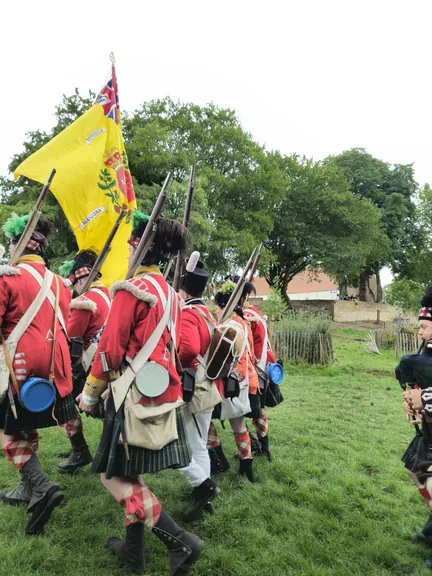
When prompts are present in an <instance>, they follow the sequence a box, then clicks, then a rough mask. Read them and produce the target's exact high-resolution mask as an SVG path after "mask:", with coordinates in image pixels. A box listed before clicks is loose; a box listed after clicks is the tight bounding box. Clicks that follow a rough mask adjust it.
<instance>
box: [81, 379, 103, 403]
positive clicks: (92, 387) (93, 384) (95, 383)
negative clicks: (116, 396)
mask: <svg viewBox="0 0 432 576" xmlns="http://www.w3.org/2000/svg"><path fill="white" fill-rule="evenodd" d="M106 388H107V382H105V380H99V379H98V378H95V377H94V376H92V375H91V374H90V376H89V377H88V378H87V382H86V383H85V386H84V390H83V393H84V394H85V395H86V396H87V397H91V398H99V396H100V395H101V394H102V392H104V391H105V389H106Z"/></svg>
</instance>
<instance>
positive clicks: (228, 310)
mask: <svg viewBox="0 0 432 576" xmlns="http://www.w3.org/2000/svg"><path fill="white" fill-rule="evenodd" d="M257 251H258V248H254V251H253V252H252V254H251V257H250V258H249V260H248V263H247V264H246V267H245V269H244V270H243V274H242V275H241V276H240V279H239V281H238V282H237V284H236V286H235V288H234V290H233V293H232V294H231V296H230V298H229V300H228V302H227V305H226V306H225V308H224V309H223V312H222V315H221V317H220V319H219V323H220V324H222V323H223V322H226V320H228V318H229V317H230V316H231V314H232V313H233V311H234V308H235V307H236V306H237V303H238V301H239V300H240V298H241V296H242V294H243V288H244V285H245V284H246V276H247V275H248V273H249V271H250V269H251V266H252V264H253V262H254V260H255V257H256V254H257Z"/></svg>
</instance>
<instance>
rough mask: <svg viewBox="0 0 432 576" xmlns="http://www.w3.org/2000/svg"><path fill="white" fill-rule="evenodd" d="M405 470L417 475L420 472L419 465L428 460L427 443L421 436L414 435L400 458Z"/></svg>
mask: <svg viewBox="0 0 432 576" xmlns="http://www.w3.org/2000/svg"><path fill="white" fill-rule="evenodd" d="M401 460H402V462H403V463H404V464H405V468H407V470H410V471H411V472H414V474H417V472H420V469H419V464H420V463H421V462H424V461H425V460H428V450H427V443H426V441H425V438H424V436H423V435H419V434H416V435H415V436H414V438H413V439H412V441H411V442H410V445H409V446H408V448H407V449H406V450H405V452H404V455H403V456H402V458H401Z"/></svg>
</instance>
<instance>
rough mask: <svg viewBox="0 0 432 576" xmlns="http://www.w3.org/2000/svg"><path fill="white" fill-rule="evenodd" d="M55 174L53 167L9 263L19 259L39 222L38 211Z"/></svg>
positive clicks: (39, 215) (11, 263)
mask: <svg viewBox="0 0 432 576" xmlns="http://www.w3.org/2000/svg"><path fill="white" fill-rule="evenodd" d="M55 174H56V169H55V168H53V169H52V170H51V174H50V175H49V176H48V180H47V181H46V184H45V186H44V187H43V188H42V191H41V193H40V194H39V198H38V199H37V201H36V204H35V206H34V208H33V210H32V213H31V214H30V218H29V219H28V222H27V224H26V227H25V228H24V231H23V233H22V234H21V238H20V239H19V241H18V244H17V245H16V247H15V252H14V255H13V256H12V257H11V259H10V260H9V264H10V265H11V266H14V265H15V264H16V263H17V262H18V260H19V259H20V257H21V255H22V253H23V252H24V250H25V248H26V246H27V244H28V243H29V241H30V239H31V237H32V234H33V232H34V231H35V229H36V226H37V223H38V222H39V218H40V217H41V215H42V213H41V211H40V209H41V206H42V203H43V201H44V200H45V196H46V195H47V194H48V192H49V189H50V186H51V183H52V181H53V178H54V176H55Z"/></svg>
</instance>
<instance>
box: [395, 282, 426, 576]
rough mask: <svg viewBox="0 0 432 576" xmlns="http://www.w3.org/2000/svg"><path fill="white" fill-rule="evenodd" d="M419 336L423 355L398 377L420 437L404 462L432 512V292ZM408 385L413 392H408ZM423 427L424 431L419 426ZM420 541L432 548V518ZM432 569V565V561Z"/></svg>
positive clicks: (405, 361)
mask: <svg viewBox="0 0 432 576" xmlns="http://www.w3.org/2000/svg"><path fill="white" fill-rule="evenodd" d="M418 327H419V331H418V335H419V337H420V339H421V340H422V343H423V344H422V353H421V354H414V355H409V356H404V357H403V358H402V359H401V361H400V363H399V365H398V367H397V368H396V377H397V378H398V380H399V381H400V383H401V385H402V387H403V388H404V389H406V390H405V392H404V393H403V396H404V409H405V412H406V414H407V415H408V417H409V418H413V420H412V424H415V425H416V435H415V436H414V438H413V440H412V442H411V443H410V445H409V446H408V448H407V450H406V451H405V453H404V455H403V457H402V461H403V462H404V464H405V469H406V471H407V473H408V474H409V476H410V477H411V478H412V479H413V480H414V482H415V484H416V486H417V488H418V490H419V492H420V494H421V496H422V497H423V498H424V499H425V501H426V504H427V506H428V508H429V512H430V513H431V512H432V473H431V471H430V470H431V469H432V468H431V462H432V407H431V399H432V393H431V392H432V291H431V290H429V291H428V292H427V294H426V295H425V296H424V297H423V298H422V301H421V308H420V312H419V317H418ZM408 386H410V387H411V389H408ZM420 423H421V424H422V429H421V430H420V429H419V427H418V425H419V424H420ZM414 540H415V541H416V542H419V543H422V544H425V545H426V546H428V547H430V548H432V516H431V515H429V518H428V520H427V522H426V524H425V526H424V527H423V530H422V531H421V532H420V533H418V534H416V535H415V536H414ZM428 565H429V567H432V562H431V561H428Z"/></svg>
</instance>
